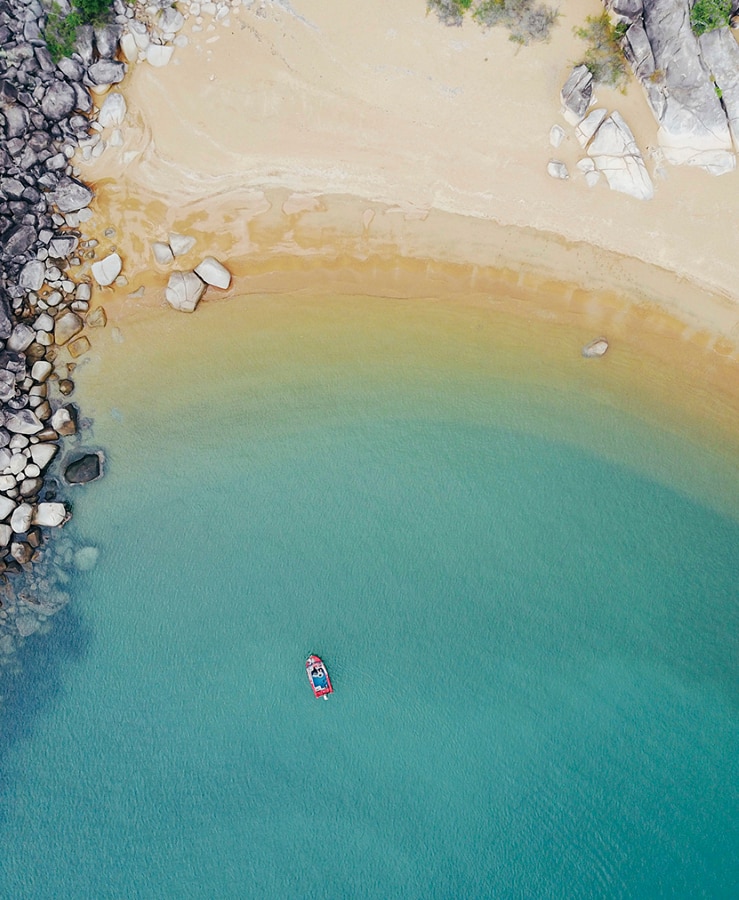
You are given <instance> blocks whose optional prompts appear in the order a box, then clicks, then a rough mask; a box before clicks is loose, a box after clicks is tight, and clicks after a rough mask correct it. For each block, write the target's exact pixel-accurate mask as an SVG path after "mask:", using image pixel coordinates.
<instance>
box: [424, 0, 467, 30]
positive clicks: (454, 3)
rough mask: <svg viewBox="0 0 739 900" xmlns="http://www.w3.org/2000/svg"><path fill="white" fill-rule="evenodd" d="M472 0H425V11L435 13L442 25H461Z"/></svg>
mask: <svg viewBox="0 0 739 900" xmlns="http://www.w3.org/2000/svg"><path fill="white" fill-rule="evenodd" d="M471 6H472V0H427V2H426V11H427V12H433V13H436V15H437V17H438V19H439V21H440V22H443V24H444V25H457V26H459V25H461V24H462V19H464V14H465V13H466V12H467V10H468V9H469V8H470V7H471Z"/></svg>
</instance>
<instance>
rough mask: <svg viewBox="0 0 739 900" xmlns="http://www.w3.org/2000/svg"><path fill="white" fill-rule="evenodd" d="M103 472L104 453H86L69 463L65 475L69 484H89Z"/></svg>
mask: <svg viewBox="0 0 739 900" xmlns="http://www.w3.org/2000/svg"><path fill="white" fill-rule="evenodd" d="M102 474H103V466H102V455H101V454H100V453H85V455H84V456H80V457H78V458H77V459H75V460H73V461H72V462H71V463H69V465H68V466H66V468H65V469H64V477H65V479H66V480H67V482H68V483H69V484H87V483H88V482H90V481H95V479H97V478H100V476H101V475H102Z"/></svg>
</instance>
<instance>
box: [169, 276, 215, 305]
mask: <svg viewBox="0 0 739 900" xmlns="http://www.w3.org/2000/svg"><path fill="white" fill-rule="evenodd" d="M204 290H205V283H204V282H203V281H201V280H200V279H199V278H198V276H197V275H196V274H195V273H194V272H172V274H171V275H170V276H169V282H168V283H167V290H166V291H165V294H164V296H165V298H166V300H167V303H169V305H170V306H172V307H174V309H179V310H180V311H181V312H194V311H195V307H196V306H197V305H198V303H199V302H200V298H201V297H202V296H203V291H204Z"/></svg>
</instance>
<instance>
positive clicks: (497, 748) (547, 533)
mask: <svg viewBox="0 0 739 900" xmlns="http://www.w3.org/2000/svg"><path fill="white" fill-rule="evenodd" d="M394 303H395V301H392V302H390V301H388V302H386V303H382V302H380V301H369V300H368V301H366V302H364V303H362V302H360V301H358V300H357V299H351V300H345V301H342V300H340V299H337V300H336V301H335V302H334V303H332V304H328V305H326V304H324V305H321V304H320V303H311V302H308V301H303V300H295V299H294V298H293V299H292V300H291V299H283V300H280V299H279V298H272V299H271V300H264V301H263V302H262V304H261V305H260V304H259V303H258V302H256V301H254V300H249V301H246V300H244V302H243V303H241V304H239V303H231V304H230V305H229V304H222V305H221V308H220V309H218V310H216V309H215V308H214V306H207V305H206V306H205V307H201V309H199V310H198V312H197V313H196V314H195V316H192V317H182V316H178V315H176V314H172V313H168V314H165V313H164V312H162V313H161V314H159V313H157V316H160V318H156V322H155V325H154V326H153V325H152V323H151V322H149V323H147V325H146V328H148V329H151V328H154V330H155V332H156V333H155V335H154V337H155V338H156V340H153V339H150V340H149V341H148V343H146V341H144V340H143V338H142V334H143V333H144V332H143V330H142V331H140V332H137V331H136V328H135V327H134V326H131V328H129V329H127V328H126V327H123V326H121V328H120V329H119V331H118V332H115V336H116V339H117V343H116V342H112V343H110V345H109V346H108V347H106V349H105V352H104V354H102V357H101V358H100V359H98V360H96V361H95V362H94V364H92V365H91V366H90V367H88V369H87V370H86V371H85V370H80V373H79V379H78V383H79V385H80V387H79V390H78V393H79V396H78V397H76V398H75V399H77V400H78V402H80V403H81V404H82V405H83V411H84V412H92V413H93V415H92V418H93V420H94V423H93V427H92V430H91V431H90V432H88V434H87V435H86V439H87V442H88V443H89V444H91V445H95V446H98V445H100V446H104V447H105V449H106V453H107V470H106V475H105V478H104V479H103V481H101V482H99V483H98V484H96V485H90V486H87V487H84V488H80V489H78V490H77V492H75V493H74V494H73V496H72V500H73V503H74V509H75V517H74V519H73V521H72V523H70V525H69V526H67V529H69V534H70V535H71V536H74V538H75V540H76V541H78V542H80V543H82V544H88V545H94V546H96V547H97V548H99V550H100V558H99V562H98V564H97V566H96V567H95V568H94V569H93V570H92V571H86V572H80V573H78V574H77V575H75V576H74V580H73V585H72V587H73V594H74V600H73V602H72V603H71V604H70V605H69V606H68V607H67V608H65V610H63V611H62V612H61V613H59V614H58V615H57V617H56V618H55V619H54V620H53V627H52V628H51V630H50V632H49V633H48V634H46V635H35V636H34V637H33V638H31V639H29V640H28V641H27V643H26V645H25V648H24V649H23V651H22V672H21V675H18V676H16V677H15V678H14V679H10V680H9V681H8V679H7V677H6V682H5V683H4V688H3V691H4V694H5V701H4V705H3V707H2V710H1V712H0V716H1V719H0V723H1V725H2V733H1V735H0V778H1V779H2V780H1V782H0V802H1V805H0V896H2V897H3V898H9V900H11V898H12V900H20V898H44V900H45V898H53V900H58V898H75V900H76V898H100V900H103V898H315V897H320V896H323V897H325V898H327V900H332V898H344V897H346V898H378V900H379V898H392V897H402V898H436V897H438V898H447V897H448V898H477V897H501V898H508V897H521V898H538V897H547V898H559V897H561V898H578V897H581V898H586V897H587V898H591V897H638V898H646V897H657V896H671V897H685V898H687V897H690V898H693V897H702V896H704V897H735V896H737V895H738V892H739V779H738V771H737V767H738V761H739V670H738V666H739V653H738V650H739V589H738V587H737V569H738V565H737V564H738V562H739V509H735V510H734V513H736V514H732V510H731V508H730V507H731V503H729V509H727V508H726V504H724V506H723V507H722V506H721V504H719V503H717V502H715V498H716V497H717V496H719V495H723V496H724V497H725V496H726V495H727V494H726V492H722V485H731V484H732V479H733V478H734V477H735V475H736V461H735V460H734V461H733V462H732V461H731V460H730V459H726V458H720V457H719V456H717V455H716V454H715V453H714V452H713V450H709V449H703V448H701V446H699V445H696V443H695V441H694V440H693V439H692V438H691V439H690V440H688V439H687V438H684V437H683V436H681V435H680V434H679V433H674V432H671V431H670V430H669V429H667V428H661V427H659V426H658V425H655V424H654V423H650V422H649V421H648V417H647V416H646V415H645V414H644V411H643V409H642V408H641V407H640V405H639V404H640V399H639V397H638V396H637V397H633V398H631V400H629V401H628V402H620V401H619V396H618V390H617V388H616V387H613V385H610V386H609V385H607V384H606V383H605V382H603V381H601V382H593V385H592V387H591V388H590V389H588V388H586V387H583V384H582V381H577V379H579V378H581V376H580V375H579V374H573V373H580V372H581V371H582V366H583V365H586V366H590V365H596V366H599V365H601V364H602V365H603V366H604V368H602V369H590V370H587V371H589V372H607V371H608V369H607V368H605V367H606V366H609V365H610V366H614V365H616V364H617V361H618V357H617V356H615V357H614V358H613V361H609V358H608V357H606V359H604V360H602V361H600V362H597V363H594V364H593V363H585V362H584V361H582V360H581V359H580V357H579V344H572V343H570V338H569V337H568V336H567V335H560V336H558V337H557V338H556V340H554V344H555V347H554V349H553V350H552V353H551V355H550V356H549V357H547V356H546V355H544V356H537V357H534V356H532V354H531V346H530V344H528V345H527V348H526V351H525V352H524V350H523V349H522V344H521V333H522V331H526V333H527V334H528V340H529V341H530V340H532V339H533V338H532V337H531V334H532V330H531V329H533V330H534V331H535V328H534V327H533V326H531V328H529V327H528V326H526V325H522V324H520V323H519V325H515V324H511V323H508V324H507V325H503V324H500V322H496V321H495V320H494V319H489V318H488V317H487V316H488V314H487V313H481V312H480V311H479V310H477V311H475V310H467V311H465V310H461V311H460V310H456V311H454V312H450V311H449V310H447V309H445V308H444V307H443V305H440V304H435V305H434V304H428V305H427V306H424V305H423V304H420V303H416V304H405V305H403V304H402V303H400V302H398V304H397V305H395V306H393V304H394ZM373 304H374V305H373ZM490 315H491V316H492V313H491V314H490ZM162 322H165V324H164V325H163V324H162ZM536 327H539V326H536ZM541 327H544V326H541ZM157 328H158V329H159V331H158V332H157V331H156V329H157ZM506 329H507V330H506ZM517 329H518V330H517ZM167 335H169V337H170V338H171V340H169V341H168V340H166V339H165V338H166V336H167ZM486 341H487V342H489V343H486ZM558 359H559V362H558V361H557V360H558ZM535 360H536V361H535ZM589 377H596V378H599V377H600V375H597V376H589ZM621 400H623V397H622V398H621ZM617 401H618V402H617ZM645 402H646V401H645ZM630 404H631V407H633V409H630ZM691 472H692V473H693V476H691ZM699 473H703V474H699ZM705 473H709V475H705ZM701 479H703V481H702V480H701ZM706 479H707V481H706ZM704 482H705V483H706V484H708V482H710V485H709V486H708V487H705V484H704ZM696 485H699V487H695V486H696ZM700 485H703V486H700ZM709 488H710V489H709ZM727 490H728V489H727ZM729 494H730V490H729ZM311 652H313V653H318V654H320V655H321V656H322V657H323V658H324V660H325V662H326V663H327V665H328V668H329V671H330V674H331V677H332V680H333V683H334V688H335V693H334V694H333V696H331V697H330V698H329V700H328V701H327V702H322V701H318V700H316V699H315V698H314V697H313V695H312V693H311V691H310V688H309V686H308V683H307V679H306V676H305V670H304V659H305V657H306V655H307V654H309V653H311Z"/></svg>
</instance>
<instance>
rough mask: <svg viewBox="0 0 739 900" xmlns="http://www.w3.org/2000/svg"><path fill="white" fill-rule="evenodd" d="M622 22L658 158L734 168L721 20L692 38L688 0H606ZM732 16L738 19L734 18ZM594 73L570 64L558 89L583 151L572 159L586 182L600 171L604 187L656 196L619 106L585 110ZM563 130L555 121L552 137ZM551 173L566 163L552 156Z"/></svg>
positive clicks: (730, 81) (734, 73)
mask: <svg viewBox="0 0 739 900" xmlns="http://www.w3.org/2000/svg"><path fill="white" fill-rule="evenodd" d="M604 2H605V5H606V7H607V9H609V10H610V11H611V14H612V16H613V19H614V21H615V22H617V23H621V24H623V25H624V26H626V31H625V37H624V40H623V50H624V54H625V56H626V58H627V60H628V61H629V63H630V64H631V67H632V69H633V71H634V74H635V75H636V77H637V78H638V79H639V81H640V83H641V85H642V87H643V88H644V92H645V95H646V97H647V100H648V102H649V105H650V107H651V109H652V111H653V113H654V116H655V118H656V120H657V123H658V126H659V128H658V132H657V141H658V144H659V151H658V152H655V154H654V155H655V157H656V158H657V159H658V160H665V161H666V162H668V163H671V164H672V165H693V166H700V167H701V168H703V169H705V170H706V171H708V172H710V173H711V174H713V175H721V174H723V173H725V172H729V171H731V170H732V169H734V168H735V167H736V154H737V152H739V43H737V41H736V39H735V38H734V36H733V34H732V32H731V29H730V28H729V27H728V26H727V27H724V28H717V29H715V30H713V31H709V32H706V33H705V34H702V35H700V37H698V36H696V34H695V33H694V32H693V29H692V27H691V24H690V4H689V2H688V0H604ZM734 21H735V22H737V21H739V20H737V19H735V20H734ZM593 86H594V85H593V76H592V74H591V73H590V72H589V71H588V69H587V68H586V67H585V66H584V65H581V66H577V67H575V68H574V69H573V70H572V73H571V74H570V76H569V78H568V79H567V81H566V82H565V85H564V87H563V88H562V92H561V100H562V111H563V114H564V117H565V119H566V121H567V122H568V123H569V124H570V125H572V126H573V127H574V128H575V137H576V139H577V141H578V143H579V144H580V146H581V147H582V148H583V149H584V150H585V151H586V154H587V155H586V156H585V157H583V158H581V159H580V160H579V161H578V162H577V164H576V169H577V171H578V172H579V173H580V174H581V175H583V176H584V178H585V181H586V183H587V184H588V186H591V187H592V186H593V185H594V184H596V183H597V182H598V181H599V180H600V176H601V175H603V176H605V179H606V181H607V182H608V185H609V187H610V188H612V189H613V190H616V191H621V192H623V193H626V194H629V195H631V196H632V197H637V198H639V199H641V200H648V199H650V198H651V197H652V196H653V195H654V187H653V185H652V181H651V178H650V177H649V173H648V172H647V168H646V165H645V164H644V159H643V157H642V154H641V151H640V150H639V147H638V146H637V144H636V141H635V140H634V136H633V134H632V133H631V130H630V129H629V127H628V125H627V124H626V122H625V121H624V119H623V117H622V116H621V115H620V114H619V113H618V112H612V113H611V114H610V115H609V114H608V111H607V110H605V109H590V107H591V106H592V105H593V103H594V98H593ZM565 136H566V134H565V131H564V129H563V128H562V127H561V126H559V125H555V126H554V127H553V128H552V130H551V132H550V143H551V145H552V146H553V147H554V148H557V147H559V146H560V144H561V143H562V141H563V139H564V138H565ZM547 171H548V172H549V174H550V175H551V176H552V177H553V178H561V179H566V178H569V177H570V173H569V171H568V168H567V166H566V164H565V163H564V162H562V161H561V160H558V159H550V160H549V163H548V165H547Z"/></svg>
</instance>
